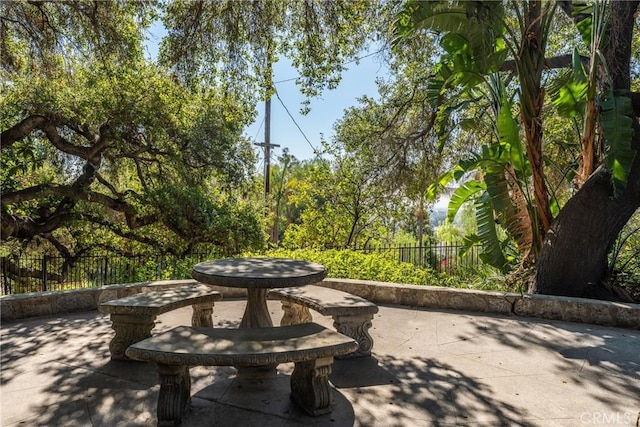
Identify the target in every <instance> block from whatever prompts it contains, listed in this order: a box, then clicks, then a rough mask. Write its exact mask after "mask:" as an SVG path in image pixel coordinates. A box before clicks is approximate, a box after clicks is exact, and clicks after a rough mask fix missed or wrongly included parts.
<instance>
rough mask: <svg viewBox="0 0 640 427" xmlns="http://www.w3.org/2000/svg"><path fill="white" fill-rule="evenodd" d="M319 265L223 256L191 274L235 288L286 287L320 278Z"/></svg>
mask: <svg viewBox="0 0 640 427" xmlns="http://www.w3.org/2000/svg"><path fill="white" fill-rule="evenodd" d="M326 275H327V272H326V270H325V269H324V267H323V266H321V265H320V264H316V263H313V262H308V261H300V260H293V259H286V258H224V259H217V260H213V261H205V262H201V263H199V264H197V265H196V266H195V267H193V270H192V271H191V276H192V277H193V278H194V279H196V280H197V281H199V282H201V283H206V284H209V285H218V286H230V287H237V288H249V289H250V288H286V287H289V286H304V285H309V284H312V283H317V282H320V281H322V279H324V278H325V277H326Z"/></svg>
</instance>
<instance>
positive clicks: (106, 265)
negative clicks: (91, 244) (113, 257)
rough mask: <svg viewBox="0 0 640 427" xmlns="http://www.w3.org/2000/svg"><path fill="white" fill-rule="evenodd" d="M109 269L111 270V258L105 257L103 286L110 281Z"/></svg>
mask: <svg viewBox="0 0 640 427" xmlns="http://www.w3.org/2000/svg"><path fill="white" fill-rule="evenodd" d="M108 269H109V257H108V256H106V255H105V257H104V274H103V275H102V276H103V281H102V284H103V285H106V284H107V280H108V278H107V274H108V273H107V272H108V271H109V270H108Z"/></svg>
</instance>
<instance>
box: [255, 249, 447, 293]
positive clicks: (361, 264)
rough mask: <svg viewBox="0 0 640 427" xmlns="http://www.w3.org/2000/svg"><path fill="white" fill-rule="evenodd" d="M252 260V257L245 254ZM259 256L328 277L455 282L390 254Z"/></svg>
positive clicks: (433, 283)
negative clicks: (298, 263) (301, 264)
mask: <svg viewBox="0 0 640 427" xmlns="http://www.w3.org/2000/svg"><path fill="white" fill-rule="evenodd" d="M245 255H246V256H251V254H245ZM262 256H268V257H274V258H291V259H302V260H306V261H311V262H315V263H318V264H321V265H323V266H324V267H325V269H326V270H327V277H332V278H342V279H357V280H374V281H380V282H392V283H404V284H414V285H430V286H457V285H459V283H458V280H457V279H455V278H454V277H451V276H447V275H446V274H437V273H435V272H434V271H433V270H431V269H430V268H422V267H417V266H415V265H413V264H410V263H403V262H399V261H397V260H396V259H394V258H393V256H392V254H390V253H364V252H359V251H352V250H326V251H315V250H285V249H278V250H271V251H267V252H266V253H264V254H262Z"/></svg>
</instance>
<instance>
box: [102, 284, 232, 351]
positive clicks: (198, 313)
mask: <svg viewBox="0 0 640 427" xmlns="http://www.w3.org/2000/svg"><path fill="white" fill-rule="evenodd" d="M221 299H222V294H221V293H220V292H218V291H215V290H213V289H211V288H210V287H209V286H207V285H203V284H194V285H184V286H177V287H172V288H165V289H158V290H154V291H151V292H143V293H139V294H135V295H129V296H127V297H124V298H119V299H114V300H111V301H106V302H103V303H101V304H100V305H99V306H98V309H99V310H100V312H101V313H105V314H110V315H111V328H112V329H113V330H114V331H115V333H116V334H115V336H114V337H113V339H112V340H111V342H110V343H109V351H110V352H111V359H114V360H120V359H126V355H125V350H126V349H127V347H129V346H130V345H131V344H133V343H135V342H138V341H141V340H143V339H145V338H149V337H150V336H151V330H152V329H153V328H154V326H155V320H156V317H157V316H158V315H160V314H163V313H166V312H168V311H172V310H176V309H178V308H182V307H186V306H188V305H191V306H192V307H193V316H192V318H191V324H192V325H193V326H208V327H213V319H212V314H213V304H214V302H215V301H219V300H221Z"/></svg>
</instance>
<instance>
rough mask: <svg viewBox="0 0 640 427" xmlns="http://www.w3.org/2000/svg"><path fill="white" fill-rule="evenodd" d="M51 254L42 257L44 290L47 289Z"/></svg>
mask: <svg viewBox="0 0 640 427" xmlns="http://www.w3.org/2000/svg"><path fill="white" fill-rule="evenodd" d="M48 259H49V255H47V254H45V255H44V256H43V257H42V292H46V291H47V260H48Z"/></svg>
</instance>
